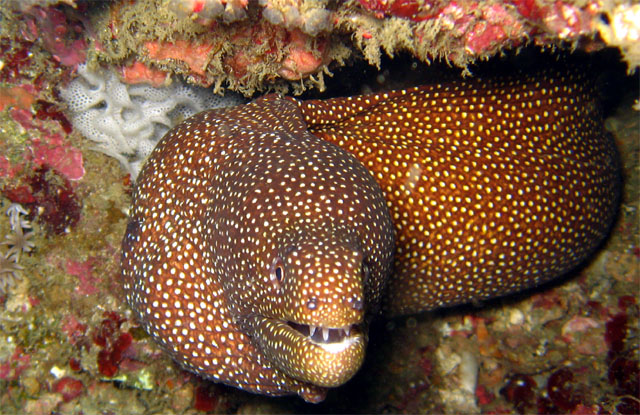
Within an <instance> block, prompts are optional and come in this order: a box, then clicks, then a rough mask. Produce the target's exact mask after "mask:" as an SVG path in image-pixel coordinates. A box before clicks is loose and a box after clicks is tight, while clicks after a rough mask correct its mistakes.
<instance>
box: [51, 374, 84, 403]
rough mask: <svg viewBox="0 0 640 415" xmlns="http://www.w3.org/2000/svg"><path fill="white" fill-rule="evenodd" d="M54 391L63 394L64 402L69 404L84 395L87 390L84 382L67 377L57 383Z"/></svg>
mask: <svg viewBox="0 0 640 415" xmlns="http://www.w3.org/2000/svg"><path fill="white" fill-rule="evenodd" d="M53 391H54V392H56V393H60V394H62V400H63V401H64V402H69V401H71V400H73V399H76V398H77V397H79V396H80V395H82V394H83V393H84V391H85V388H84V384H83V383H82V381H80V380H78V379H75V378H72V377H70V376H65V377H63V378H61V379H59V380H58V381H57V382H56V383H55V385H54V386H53Z"/></svg>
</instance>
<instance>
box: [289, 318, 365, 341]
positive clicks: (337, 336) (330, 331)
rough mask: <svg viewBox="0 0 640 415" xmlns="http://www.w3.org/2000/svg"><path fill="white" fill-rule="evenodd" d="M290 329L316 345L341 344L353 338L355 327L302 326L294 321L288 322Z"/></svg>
mask: <svg viewBox="0 0 640 415" xmlns="http://www.w3.org/2000/svg"><path fill="white" fill-rule="evenodd" d="M287 324H288V325H289V327H291V328H293V329H295V330H296V331H297V332H298V333H300V334H302V335H303V336H305V337H307V338H309V340H311V341H313V342H315V343H339V342H342V341H343V340H345V339H347V338H349V337H351V335H352V333H353V328H354V327H355V326H354V325H347V326H344V327H322V326H316V325H311V324H300V323H294V322H292V321H289V322H287Z"/></svg>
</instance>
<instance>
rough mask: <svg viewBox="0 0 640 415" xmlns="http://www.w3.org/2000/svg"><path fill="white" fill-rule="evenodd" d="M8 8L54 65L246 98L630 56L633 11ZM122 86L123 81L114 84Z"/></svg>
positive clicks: (234, 2)
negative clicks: (502, 57)
mask: <svg viewBox="0 0 640 415" xmlns="http://www.w3.org/2000/svg"><path fill="white" fill-rule="evenodd" d="M38 3H39V5H33V2H32V3H31V4H32V5H31V6H27V5H24V4H21V3H20V2H16V5H14V6H13V8H6V10H5V15H6V18H7V20H8V21H9V22H11V24H13V25H15V29H16V30H19V31H20V32H21V33H23V34H24V38H25V39H26V40H27V41H29V42H34V43H36V44H37V45H39V47H41V48H42V49H43V50H46V51H47V52H48V53H49V54H50V55H51V56H52V57H53V59H54V60H55V61H56V62H58V63H60V64H61V65H63V66H68V67H75V66H77V65H78V63H80V62H82V61H84V57H85V56H87V57H88V59H89V61H90V62H92V63H95V62H100V63H103V64H108V65H110V66H115V67H118V68H120V70H121V71H122V72H127V71H130V68H132V67H136V73H137V77H138V78H137V80H138V81H139V80H142V79H145V77H146V80H148V81H149V82H151V83H152V84H154V85H156V86H157V85H159V82H161V80H162V79H165V80H166V79H169V78H168V77H169V76H173V75H176V74H179V75H181V76H182V77H183V78H184V79H186V80H187V81H189V82H190V83H194V84H198V85H202V86H213V88H214V90H215V92H217V93H220V92H223V91H224V90H226V89H230V90H233V91H238V92H242V93H243V94H245V95H247V96H248V95H252V94H254V93H255V92H256V91H268V90H273V91H276V92H285V91H287V90H292V91H293V92H294V93H301V92H302V91H304V90H305V89H308V88H318V89H323V88H324V84H325V79H324V75H327V74H331V71H333V70H335V69H336V68H338V67H340V66H342V65H345V64H346V63H347V62H351V61H353V60H354V59H365V60H366V61H367V62H368V63H369V64H373V65H377V66H379V65H380V62H381V57H382V56H383V55H384V54H386V55H389V56H395V55H397V54H398V53H401V52H406V53H409V54H411V55H412V56H414V57H416V58H418V59H419V60H421V61H424V62H429V61H432V60H436V59H442V60H446V61H447V62H450V63H451V64H453V65H456V66H458V67H461V68H466V67H467V66H468V65H469V64H470V63H473V62H475V61H478V60H483V59H487V58H489V57H491V56H494V55H497V54H500V53H501V52H503V51H504V50H508V49H515V48H519V47H521V46H523V45H526V44H530V43H535V44H538V45H545V46H552V47H555V46H562V47H570V48H574V49H582V50H587V51H593V50H597V49H601V48H603V47H605V46H612V47H616V48H619V49H620V50H621V51H622V53H623V56H624V57H625V59H626V60H627V62H628V63H629V69H633V68H635V67H637V66H638V65H639V64H640V58H639V57H638V50H637V44H638V42H637V39H638V18H637V17H638V10H639V9H638V5H632V4H630V3H629V2H625V1H613V0H609V1H581V0H558V1H547V0H490V1H477V0H458V1H449V0H384V1H378V0H349V1H342V2H329V1H328V0H321V1H317V0H259V1H257V2H249V1H247V0H228V1H227V0H136V1H124V0H118V1H113V2H109V3H104V4H102V5H101V7H89V6H88V5H87V3H85V2H79V3H78V4H74V3H73V2H72V6H75V7H72V6H68V5H65V4H60V5H57V6H51V5H50V4H51V3H52V2H46V1H45V2H38ZM126 78H127V76H126V75H125V79H126Z"/></svg>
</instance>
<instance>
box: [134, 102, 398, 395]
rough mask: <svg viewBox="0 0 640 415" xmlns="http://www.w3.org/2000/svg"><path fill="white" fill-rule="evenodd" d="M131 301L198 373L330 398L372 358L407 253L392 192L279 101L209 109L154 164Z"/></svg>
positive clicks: (140, 203)
mask: <svg viewBox="0 0 640 415" xmlns="http://www.w3.org/2000/svg"><path fill="white" fill-rule="evenodd" d="M138 180H139V181H138V183H137V187H136V191H135V195H134V203H133V210H132V214H131V218H130V221H129V224H128V227H127V232H126V235H125V238H124V241H123V257H122V269H123V276H124V289H125V292H126V293H127V300H128V302H129V304H130V305H131V307H132V308H133V310H134V311H135V313H136V315H137V317H138V319H139V321H141V322H142V324H143V326H144V328H145V329H146V330H147V331H148V332H149V333H150V334H151V335H152V336H153V337H154V339H156V340H157V341H158V342H159V343H160V345H162V346H163V348H164V349H166V350H167V351H168V352H169V354H171V355H172V356H173V358H174V359H175V360H176V361H178V362H179V363H180V364H182V365H183V366H184V367H186V368H187V369H189V370H191V371H193V372H195V373H197V374H199V375H201V376H203V377H205V378H209V379H212V380H215V381H219V382H224V383H227V384H230V385H233V386H237V387H239V388H242V389H246V390H250V391H254V392H258V393H264V394H269V395H282V394H287V393H291V392H294V393H298V394H299V395H300V396H302V397H303V398H304V399H306V400H308V401H311V402H317V401H320V400H322V399H324V396H325V393H326V388H327V387H333V386H337V385H340V384H342V383H344V382H346V381H347V380H348V379H349V378H350V377H351V376H352V375H353V374H354V373H355V372H356V371H357V370H358V368H359V367H360V365H361V363H362V360H363V358H364V349H365V343H366V332H367V323H368V319H369V318H370V316H371V315H373V314H374V313H375V311H376V310H377V309H378V308H379V304H380V300H381V296H382V293H383V288H384V282H385V281H386V279H387V277H388V275H389V272H390V267H391V264H392V263H393V255H394V242H395V241H394V228H393V224H392V222H391V217H390V214H389V211H388V209H387V207H386V202H385V199H384V196H383V194H382V191H381V189H380V186H379V185H378V184H377V183H376V181H375V179H374V178H373V176H372V175H371V173H370V172H369V171H368V170H367V169H366V168H365V167H364V166H363V165H362V164H361V163H360V162H359V161H358V160H356V159H355V158H354V157H353V156H351V155H350V154H349V153H347V152H346V151H344V150H342V149H340V148H338V147H336V146H334V145H333V144H330V143H328V142H326V141H323V140H321V139H319V138H317V137H315V136H313V135H312V134H310V133H309V132H308V131H307V130H306V126H305V124H304V122H303V120H302V116H301V114H300V111H299V109H298V108H297V106H296V104H295V103H293V102H291V101H288V100H285V99H282V98H279V97H275V96H271V97H265V98H262V99H259V100H257V101H254V102H252V103H250V104H247V105H243V106H239V107H235V108H231V109H222V110H212V111H207V112H203V113H200V114H199V115H196V116H194V117H192V118H190V119H189V120H187V121H185V122H184V123H183V124H181V125H179V126H178V127H177V128H174V129H173V130H171V131H170V132H168V133H167V135H166V136H165V137H164V138H163V139H162V141H161V142H160V143H159V145H158V147H157V148H156V149H155V150H154V151H153V153H152V155H151V156H150V159H149V160H148V161H147V162H146V163H145V165H144V167H143V169H142V171H141V175H140V177H139V179H138Z"/></svg>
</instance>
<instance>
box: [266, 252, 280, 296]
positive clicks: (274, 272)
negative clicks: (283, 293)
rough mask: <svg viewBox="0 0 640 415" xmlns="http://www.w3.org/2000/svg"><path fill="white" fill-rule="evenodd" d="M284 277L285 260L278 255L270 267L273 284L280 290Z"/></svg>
mask: <svg viewBox="0 0 640 415" xmlns="http://www.w3.org/2000/svg"><path fill="white" fill-rule="evenodd" d="M283 278H284V261H283V260H282V258H281V257H279V256H277V257H275V258H274V260H273V262H272V263H271V267H270V268H269V280H270V281H271V284H273V286H274V287H275V289H276V290H278V291H280V285H281V284H280V283H281V282H282V279H283Z"/></svg>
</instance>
